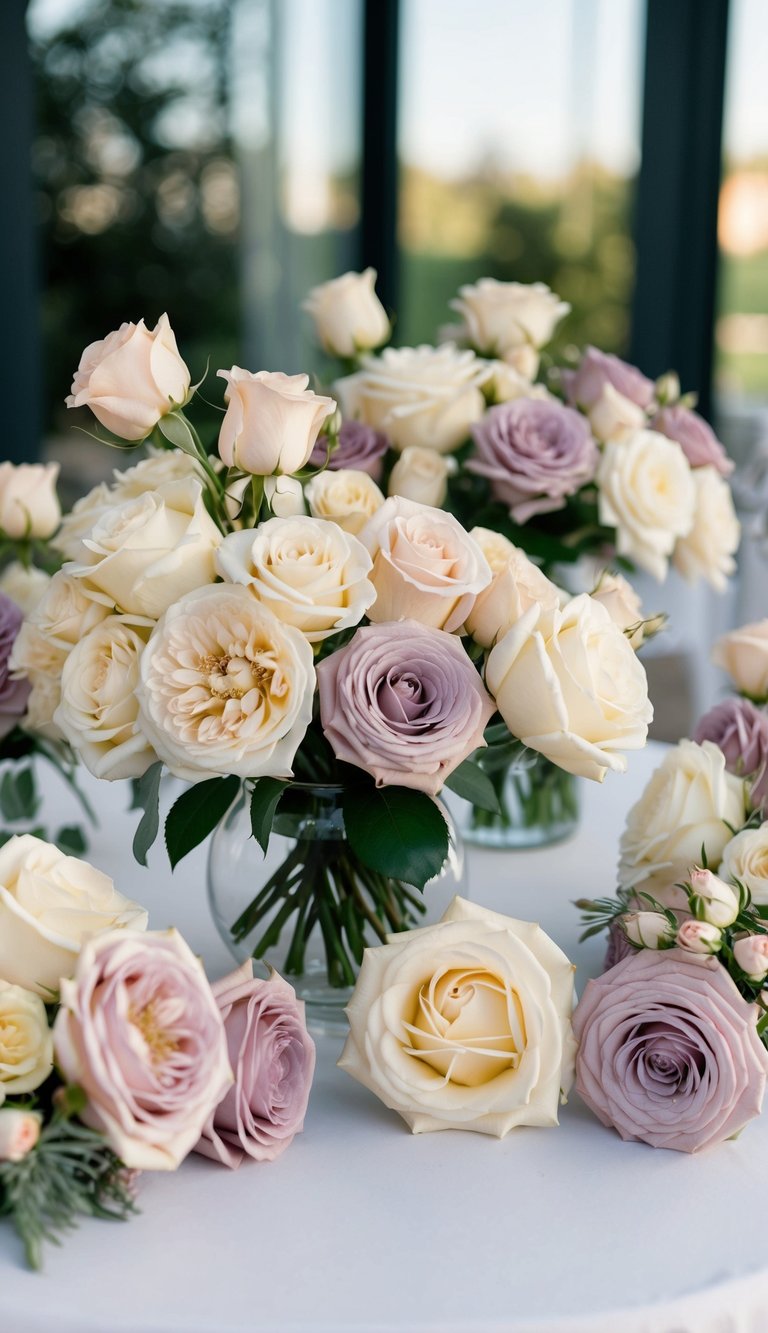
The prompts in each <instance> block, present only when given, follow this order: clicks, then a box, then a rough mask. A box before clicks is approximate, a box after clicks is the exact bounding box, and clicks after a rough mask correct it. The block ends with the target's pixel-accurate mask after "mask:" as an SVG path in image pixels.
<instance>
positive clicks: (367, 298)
mask: <svg viewBox="0 0 768 1333" xmlns="http://www.w3.org/2000/svg"><path fill="white" fill-rule="evenodd" d="M375 287H376V270H375V269H374V268H367V269H366V270H365V272H364V273H342V275H341V277H338V278H332V279H331V281H330V282H322V283H320V285H319V286H318V287H313V288H312V290H311V291H310V292H309V293H308V295H307V298H306V300H305V301H304V303H303V305H302V309H303V310H306V311H307V313H308V314H309V315H311V317H312V322H313V324H314V326H315V334H316V336H317V340H318V342H319V343H320V345H321V347H323V348H324V349H325V351H326V352H330V353H331V355H332V356H341V357H354V356H357V354H358V352H367V351H369V350H370V349H371V348H373V347H380V346H381V344H382V343H385V342H386V341H387V339H388V338H389V334H390V326H389V319H388V318H387V312H386V310H385V309H384V307H383V305H382V304H381V301H380V300H379V298H378V296H377V295H376V291H375Z"/></svg>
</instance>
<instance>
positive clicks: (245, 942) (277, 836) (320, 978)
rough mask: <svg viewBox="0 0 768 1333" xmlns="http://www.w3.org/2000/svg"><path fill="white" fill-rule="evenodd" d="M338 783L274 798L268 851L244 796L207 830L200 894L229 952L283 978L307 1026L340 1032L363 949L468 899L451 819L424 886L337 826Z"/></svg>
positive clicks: (340, 822) (339, 811) (302, 786)
mask: <svg viewBox="0 0 768 1333" xmlns="http://www.w3.org/2000/svg"><path fill="white" fill-rule="evenodd" d="M342 792H343V788H342V787H336V786H314V785H311V784H306V785H305V784H300V783H294V784H292V786H291V787H289V788H288V789H287V791H286V792H285V794H284V795H283V798H282V800H281V802H280V806H279V808H278V811H277V814H276V815H275V819H274V823H273V826H272V835H271V837H270V840H269V845H268V848H267V854H266V856H265V855H264V853H263V852H262V850H261V847H260V846H259V844H258V843H257V842H256V840H255V838H253V837H252V836H251V822H250V810H249V802H248V800H247V799H246V798H247V792H246V789H245V788H244V789H243V791H242V792H241V794H240V796H239V797H238V799H237V800H236V801H235V802H234V804H233V805H232V806H231V808H230V810H229V812H228V813H227V815H226V816H225V817H224V819H223V820H222V822H221V823H220V824H219V826H218V828H217V829H216V831H215V832H214V834H213V837H212V839H211V845H210V852H209V857H208V900H209V903H210V907H211V911H212V914H213V919H214V922H215V925H216V928H217V930H218V932H219V934H220V935H221V938H222V939H223V941H224V943H225V944H226V946H227V948H228V949H229V950H230V952H231V953H232V954H233V956H234V957H235V958H236V959H237V960H238V961H239V962H242V961H244V960H245V959H246V958H253V959H254V960H256V970H257V972H258V971H259V966H258V965H259V963H260V964H261V965H262V966H261V971H262V974H263V975H265V976H266V975H267V972H268V969H269V968H270V967H274V968H276V970H277V971H278V972H279V973H280V974H281V976H284V977H285V978H286V979H288V980H289V981H290V982H291V985H293V986H294V987H295V989H296V994H297V995H298V997H299V999H301V1000H304V1001H305V1003H306V1006H307V1021H308V1023H309V1026H310V1027H311V1029H312V1030H313V1031H314V1032H343V1031H344V1030H345V1028H346V1018H345V1016H344V1007H345V1005H346V1004H347V1003H348V1001H349V998H350V995H351V994H352V990H353V988H354V984H355V980H356V978H357V972H358V968H359V965H360V963H361V962H362V957H363V949H364V948H366V947H367V946H368V945H372V944H380V943H381V942H382V941H383V940H384V939H385V937H386V936H387V935H389V934H392V933H394V932H396V931H400V930H408V929H411V928H412V927H414V926H424V925H429V924H432V923H433V922H435V921H438V920H439V919H440V917H441V916H442V914H443V912H444V911H445V909H446V907H447V906H448V904H449V903H450V901H451V899H452V898H453V897H454V896H455V894H456V893H459V892H461V893H463V894H465V895H466V885H465V875H464V855H463V850H462V846H461V841H460V839H459V837H458V834H457V832H456V829H455V827H454V824H453V821H452V819H451V816H450V815H449V813H448V812H447V810H446V809H445V807H444V806H442V805H441V806H440V808H441V811H442V813H443V815H444V816H445V819H446V823H447V824H448V830H449V850H448V856H447V857H446V860H445V863H444V865H443V868H442V871H441V872H440V874H439V875H437V876H435V878H434V879H431V880H429V881H428V883H427V884H426V885H425V888H424V890H423V892H421V891H420V890H418V889H416V888H414V887H413V886H412V885H410V884H405V883H404V882H402V881H401V880H396V879H391V878H388V877H387V876H385V875H382V874H379V873H377V872H376V871H374V870H371V869H369V868H368V867H367V866H366V865H364V864H363V863H362V862H361V861H360V860H359V858H358V857H357V856H356V855H355V853H354V852H353V850H352V848H351V847H350V844H349V843H348V841H347V838H346V835H345V831H344V817H343V814H342V808H341V797H342Z"/></svg>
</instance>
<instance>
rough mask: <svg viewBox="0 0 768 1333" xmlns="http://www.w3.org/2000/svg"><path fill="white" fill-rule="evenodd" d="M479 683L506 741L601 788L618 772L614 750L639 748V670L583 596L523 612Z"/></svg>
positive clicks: (612, 627) (621, 639) (647, 709)
mask: <svg viewBox="0 0 768 1333" xmlns="http://www.w3.org/2000/svg"><path fill="white" fill-rule="evenodd" d="M485 679H486V684H487V685H488V688H489V690H490V691H491V693H492V694H493V695H494V697H495V699H496V706H497V708H498V710H499V712H500V713H501V716H502V717H503V718H504V721H505V722H506V724H507V726H508V727H509V730H510V731H511V733H512V735H513V736H517V737H519V739H520V740H521V741H523V742H524V744H525V745H528V746H530V747H531V749H533V750H538V751H539V752H540V753H541V754H543V755H545V757H546V758H547V759H550V760H551V761H552V763H554V764H557V765H558V767H560V768H564V769H565V770H566V772H568V773H574V774H576V775H578V776H580V777H586V778H593V779H595V780H596V781H597V782H602V780H603V778H604V777H605V774H606V772H607V771H608V770H609V769H610V770H611V771H612V772H614V773H623V772H624V770H625V769H626V766H627V761H626V759H625V758H624V755H623V754H620V753H619V751H620V750H621V749H626V750H639V749H642V747H643V745H644V744H645V739H646V734H647V731H648V724H649V722H650V721H651V718H652V716H653V709H652V708H651V704H650V702H649V699H648V683H647V680H646V676H645V671H644V669H643V667H642V665H641V664H640V662H639V661H638V660H637V657H636V656H635V653H634V652H633V650H632V648H631V647H630V645H629V643H628V641H627V639H626V638H625V636H624V635H623V634H622V632H621V630H620V629H619V627H618V625H616V624H614V622H613V620H612V619H611V617H610V615H609V614H608V612H607V611H606V609H605V607H604V606H601V605H600V603H599V602H595V601H593V599H592V598H591V597H588V596H587V595H586V594H582V595H581V596H579V597H573V598H572V599H571V601H570V602H568V604H567V605H566V606H565V607H564V608H563V609H562V610H560V609H559V608H557V607H555V608H552V609H545V608H544V607H542V606H540V605H538V604H537V603H534V604H533V605H532V606H530V607H529V608H528V610H527V611H525V612H524V613H523V615H522V616H521V618H520V619H519V620H517V621H516V622H515V623H514V624H513V625H512V626H511V628H510V629H509V630H507V632H506V634H504V636H503V637H502V638H501V639H499V641H498V642H497V643H496V646H495V647H494V648H492V649H491V652H490V654H489V656H488V661H487V664H486V670H485Z"/></svg>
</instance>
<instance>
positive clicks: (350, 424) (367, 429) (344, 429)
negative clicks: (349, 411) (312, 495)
mask: <svg viewBox="0 0 768 1333" xmlns="http://www.w3.org/2000/svg"><path fill="white" fill-rule="evenodd" d="M388 448H389V440H388V439H387V437H386V435H384V434H383V432H382V431H380V430H374V429H373V426H366V424H365V422H363V421H355V420H353V419H352V418H351V417H350V418H349V419H348V420H346V421H343V422H342V424H341V430H340V431H339V440H338V444H337V446H336V448H335V449H334V451H333V453H332V454H331V455H330V457H328V438H327V436H325V435H320V436H318V438H317V442H316V444H315V447H314V449H313V450H312V453H311V454H310V456H309V464H310V467H323V466H324V465H325V463H326V459H327V461H328V467H329V468H330V470H331V472H339V471H340V470H341V469H343V468H352V469H353V470H354V471H355V472H367V473H368V476H369V477H373V480H374V481H381V474H382V472H383V471H384V455H385V453H386V452H387V449H388Z"/></svg>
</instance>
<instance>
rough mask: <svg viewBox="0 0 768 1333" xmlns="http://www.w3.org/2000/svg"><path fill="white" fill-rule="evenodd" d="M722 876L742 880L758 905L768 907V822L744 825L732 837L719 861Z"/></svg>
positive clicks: (731, 879) (726, 878) (727, 878)
mask: <svg viewBox="0 0 768 1333" xmlns="http://www.w3.org/2000/svg"><path fill="white" fill-rule="evenodd" d="M719 873H720V876H721V878H722V879H725V880H729V881H733V880H739V881H740V883H742V884H743V885H744V886H745V888H747V889H749V892H750V893H751V894H752V901H753V902H754V903H756V904H757V906H758V907H768V824H761V825H760V827H759V828H745V829H742V831H741V833H737V834H736V837H735V838H731V839H730V840H729V841H728V842H727V843H726V844H725V847H724V849H723V859H722V861H721V862H720V872H719Z"/></svg>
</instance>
